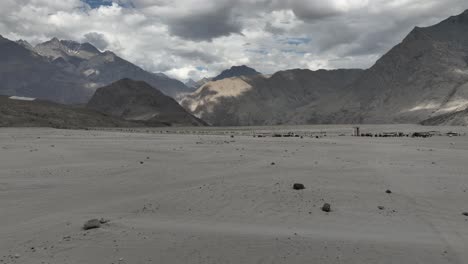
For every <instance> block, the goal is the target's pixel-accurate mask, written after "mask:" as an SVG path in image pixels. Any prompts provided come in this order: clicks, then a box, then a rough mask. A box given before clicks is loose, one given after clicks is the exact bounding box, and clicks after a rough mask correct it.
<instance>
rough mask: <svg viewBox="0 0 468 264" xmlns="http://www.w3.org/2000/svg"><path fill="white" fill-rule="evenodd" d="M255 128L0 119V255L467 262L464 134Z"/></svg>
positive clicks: (77, 263)
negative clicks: (5, 124)
mask: <svg viewBox="0 0 468 264" xmlns="http://www.w3.org/2000/svg"><path fill="white" fill-rule="evenodd" d="M384 128H385V129H392V130H396V131H405V132H411V131H413V130H414V131H416V129H419V130H428V129H429V128H421V127H414V126H401V127H398V126H388V127H380V126H375V127H371V126H367V127H363V130H368V131H372V132H375V133H377V132H379V131H382V129H384ZM439 129H441V130H443V131H445V132H448V131H452V130H453V131H457V132H461V133H466V132H467V131H466V130H467V129H466V128H439ZM260 130H261V131H262V133H268V132H269V131H270V132H272V131H273V132H272V133H274V132H275V131H278V129H273V128H272V129H268V128H257V131H253V130H252V129H251V128H225V129H212V130H210V129H208V130H205V131H202V132H200V131H201V130H200V128H198V129H194V130H193V131H191V130H190V129H178V128H171V129H169V130H162V129H160V130H148V131H146V130H143V129H139V130H137V131H134V132H128V131H94V130H90V131H77V130H55V129H47V128H21V129H20V128H18V129H16V128H4V129H0V263H57V264H66V263H69V264H82V263H87V264H93V263H96V264H98V263H99V264H106V263H108V264H111V263H114V264H118V263H119V264H123V263H128V264H130V263H132V264H134V263H142V264H143V263H171V264H172V263H184V264H185V263H204V264H206V263H217V264H219V263H460V264H461V263H468V251H467V250H466V249H467V247H468V217H467V216H465V215H463V213H464V212H468V137H467V136H459V137H448V136H436V137H432V138H424V139H423V138H411V137H409V138H406V137H404V138H358V137H352V136H350V134H351V133H352V127H351V126H336V127H334V126H323V127H298V128H284V129H283V130H284V131H291V130H293V131H296V132H297V133H299V132H300V133H302V135H305V136H304V137H303V138H300V137H291V138H273V137H262V138H258V137H253V136H252V134H255V133H260V132H259V131H260ZM280 130H281V129H280ZM327 131H329V133H328V134H327V133H326V132H327ZM179 132H180V133H179ZM192 132H193V133H192ZM323 132H325V133H326V134H327V136H326V137H320V138H316V137H315V136H312V135H316V134H317V133H323ZM343 134H345V135H344V136H343ZM231 135H232V136H231ZM339 135H341V136H339ZM295 183H301V184H303V185H304V187H305V189H301V188H299V190H294V189H293V185H294V184H295ZM325 203H328V204H329V205H330V209H331V211H330V212H325V211H324V210H322V209H323V205H324V204H325ZM101 218H103V219H101ZM90 219H101V220H105V221H102V224H98V223H99V221H97V223H96V225H97V226H98V227H99V228H91V229H89V230H83V225H84V224H85V222H86V221H88V220H90Z"/></svg>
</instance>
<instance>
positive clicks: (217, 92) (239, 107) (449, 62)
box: [181, 11, 468, 125]
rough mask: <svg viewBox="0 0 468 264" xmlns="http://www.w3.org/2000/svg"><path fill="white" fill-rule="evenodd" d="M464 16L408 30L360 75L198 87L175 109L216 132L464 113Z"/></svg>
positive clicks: (467, 43) (291, 75)
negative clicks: (182, 109)
mask: <svg viewBox="0 0 468 264" xmlns="http://www.w3.org/2000/svg"><path fill="white" fill-rule="evenodd" d="M467 32H468V11H465V12H464V13H463V14H461V15H459V16H454V17H450V18H449V19H447V20H445V21H443V22H441V23H439V24H437V25H435V26H432V27H428V28H415V29H414V30H413V31H412V32H411V33H410V34H409V35H408V36H407V37H406V38H405V39H404V40H403V42H402V43H400V44H398V45H397V46H396V47H394V48H393V49H392V50H390V51H389V52H388V53H387V54H385V55H384V56H383V57H382V58H381V59H380V60H378V61H377V62H376V64H375V65H374V66H373V67H371V68H370V69H368V70H365V71H359V70H339V71H317V72H311V71H306V70H304V71H299V70H291V71H284V72H279V73H276V74H274V75H273V76H272V77H270V78H267V77H263V76H253V77H241V78H232V79H226V80H221V81H215V82H210V83H207V84H205V85H204V86H203V87H201V88H199V89H198V90H197V91H196V92H194V93H192V94H190V95H188V96H186V97H185V98H184V99H183V100H181V103H182V104H183V106H184V107H186V109H189V110H190V111H192V113H194V114H195V115H197V116H199V117H201V118H203V119H204V120H205V121H207V122H210V123H212V124H216V125H263V124H320V123H419V122H421V121H423V120H426V119H428V118H430V117H433V116H439V115H443V114H446V113H453V112H457V111H460V110H463V109H465V108H466V107H467V106H468V34H466V33H467Z"/></svg>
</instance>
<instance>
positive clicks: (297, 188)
mask: <svg viewBox="0 0 468 264" xmlns="http://www.w3.org/2000/svg"><path fill="white" fill-rule="evenodd" d="M293 189H294V190H304V189H305V186H304V184H302V183H295V184H294V185H293Z"/></svg>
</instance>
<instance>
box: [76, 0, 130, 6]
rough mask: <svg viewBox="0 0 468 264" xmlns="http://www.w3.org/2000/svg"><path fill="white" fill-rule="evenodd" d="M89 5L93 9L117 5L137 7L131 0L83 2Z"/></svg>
mask: <svg viewBox="0 0 468 264" xmlns="http://www.w3.org/2000/svg"><path fill="white" fill-rule="evenodd" d="M81 1H82V2H85V3H87V4H88V5H89V6H90V7H91V8H99V7H101V6H111V5H112V3H116V4H118V5H119V6H122V7H135V6H134V5H133V3H132V1H131V0H81Z"/></svg>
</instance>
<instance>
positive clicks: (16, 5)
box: [0, 0, 468, 79]
mask: <svg viewBox="0 0 468 264" xmlns="http://www.w3.org/2000/svg"><path fill="white" fill-rule="evenodd" d="M118 2H119V3H120V4H121V5H118V4H113V5H111V6H101V7H99V8H95V9H92V8H91V7H90V6H88V5H86V4H84V3H83V2H81V1H79V0H2V1H1V3H0V34H2V35H4V36H5V37H8V38H11V39H19V38H22V39H26V40H28V41H30V42H32V43H38V42H41V41H45V40H47V39H50V38H52V37H58V38H61V39H72V40H76V41H90V42H92V43H94V44H95V45H96V46H97V47H98V48H101V49H104V48H105V49H109V50H112V51H114V52H115V53H117V54H118V55H120V56H122V57H123V58H125V59H127V60H129V61H131V62H133V63H136V64H137V65H139V66H141V67H143V68H145V69H147V70H149V71H155V72H164V73H166V74H168V75H170V76H173V77H177V78H179V79H187V78H194V79H198V78H201V77H203V76H210V75H216V74H217V73H219V71H221V70H223V69H225V68H229V67H231V66H232V65H239V64H248V65H249V66H252V67H254V68H256V69H257V70H258V71H261V72H263V73H273V72H275V71H278V70H284V69H288V68H310V69H318V68H339V67H346V68H351V67H369V66H370V65H372V63H373V62H375V60H376V59H377V58H378V57H379V56H381V55H382V54H383V53H384V52H386V51H387V50H388V49H389V48H391V47H392V46H394V45H395V44H397V43H398V42H400V41H401V40H402V38H403V37H404V36H405V35H406V34H407V33H408V32H409V31H410V30H411V29H412V28H413V27H414V26H428V25H430V24H433V23H436V22H438V21H440V20H442V19H444V18H446V17H448V16H450V15H455V14H458V13H461V12H462V11H463V10H464V9H466V8H468V3H467V2H466V1H461V0H446V1H439V0H373V1H370V0H330V1H321V0H320V1H319V0H238V1H231V0H218V1H214V0H213V1H207V0H119V1H118ZM123 6H125V7H123ZM132 6H133V7H134V8H133V7H132ZM127 7H130V8H127ZM288 40H290V41H288ZM301 40H307V41H303V42H301Z"/></svg>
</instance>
